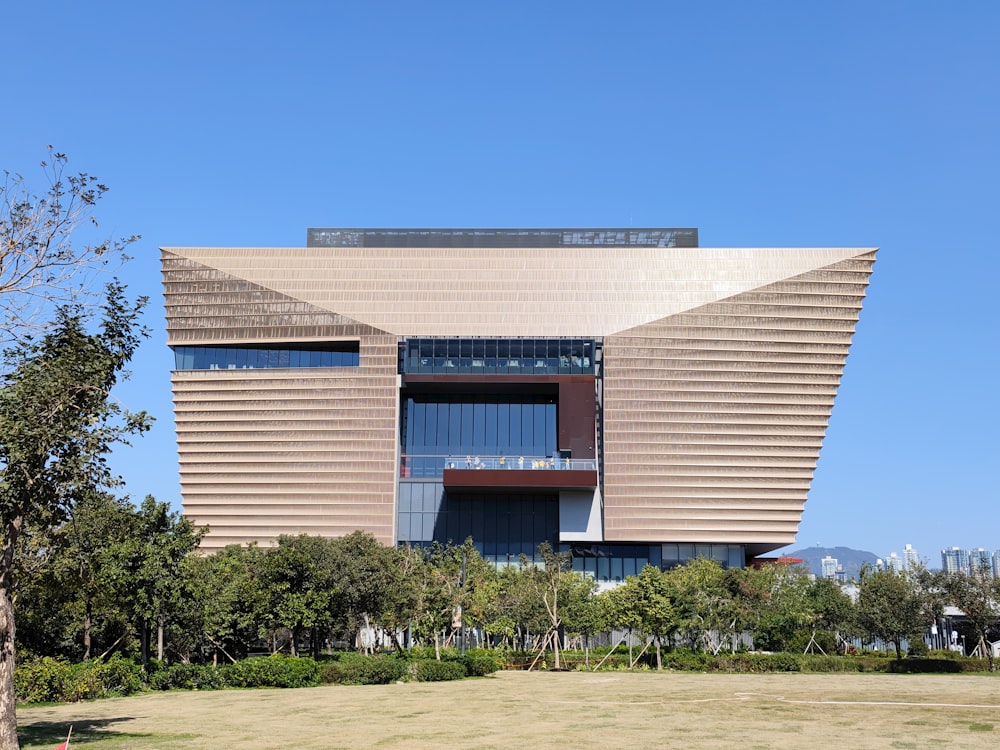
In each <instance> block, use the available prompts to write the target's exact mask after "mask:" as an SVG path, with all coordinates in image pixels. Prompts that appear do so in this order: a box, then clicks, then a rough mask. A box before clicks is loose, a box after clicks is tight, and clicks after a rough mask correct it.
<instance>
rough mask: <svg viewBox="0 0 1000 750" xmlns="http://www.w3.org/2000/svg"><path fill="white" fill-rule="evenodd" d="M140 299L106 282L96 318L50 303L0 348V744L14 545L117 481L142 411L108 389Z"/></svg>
mask: <svg viewBox="0 0 1000 750" xmlns="http://www.w3.org/2000/svg"><path fill="white" fill-rule="evenodd" d="M145 302H146V300H145V299H140V300H139V301H138V302H136V303H134V304H130V303H129V302H127V301H126V299H125V296H124V288H123V287H122V286H121V285H120V284H118V283H113V284H110V285H108V287H107V294H106V301H105V303H104V306H103V316H102V321H101V324H100V328H99V330H98V331H97V332H96V333H88V332H87V331H86V330H85V322H86V319H85V316H84V314H83V311H82V310H81V309H80V308H77V307H62V308H60V309H59V310H58V312H57V316H56V321H55V324H54V325H53V327H52V329H51V330H50V331H49V332H48V333H46V334H45V335H44V336H43V337H42V338H41V339H40V340H37V341H35V340H30V339H28V340H25V341H23V342H21V343H20V344H18V345H17V346H16V347H14V348H12V349H9V350H8V351H7V352H5V355H4V360H3V362H4V365H5V367H4V372H3V375H2V386H0V533H2V542H0V543H2V547H0V746H2V747H5V748H16V747H17V746H18V745H17V726H16V720H15V715H14V690H13V677H14V657H15V646H14V644H15V625H14V611H13V601H12V592H13V587H14V581H13V579H12V571H13V569H14V555H15V552H16V550H17V549H18V545H19V542H20V536H21V533H22V531H23V530H25V529H26V528H30V527H35V528H42V529H45V528H50V527H51V526H53V525H55V524H57V523H59V522H61V521H62V520H64V518H65V516H66V511H67V509H68V508H69V507H71V505H72V504H73V502H74V501H76V500H78V499H79V498H81V497H83V496H85V495H87V494H89V493H92V492H95V491H97V490H99V489H100V488H102V487H110V486H113V485H115V484H116V483H117V482H118V481H119V480H117V478H116V477H114V475H112V473H111V471H110V469H109V467H108V465H107V461H106V456H107V454H108V452H109V451H110V450H111V447H112V446H113V445H114V444H116V443H123V442H128V439H129V438H130V436H132V435H134V434H138V433H141V432H143V431H144V430H146V429H147V428H148V426H149V422H150V420H149V418H148V417H147V415H146V414H145V413H143V412H138V413H130V412H128V411H127V410H125V409H123V408H122V407H121V405H119V404H118V403H116V402H115V401H113V400H111V399H110V393H111V389H112V388H113V387H114V385H115V384H116V383H117V381H118V379H119V378H120V377H122V375H123V372H124V368H125V366H126V365H127V363H128V362H129V360H130V359H131V357H132V354H133V353H134V352H135V350H136V347H137V346H138V345H139V341H140V338H141V336H142V331H141V330H140V329H139V328H138V325H137V318H138V316H139V313H140V311H141V309H142V307H143V306H144V305H145Z"/></svg>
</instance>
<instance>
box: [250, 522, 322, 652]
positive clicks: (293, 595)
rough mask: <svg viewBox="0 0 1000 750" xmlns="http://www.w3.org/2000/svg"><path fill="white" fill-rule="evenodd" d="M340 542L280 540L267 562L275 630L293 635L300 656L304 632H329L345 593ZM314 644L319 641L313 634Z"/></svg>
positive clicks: (305, 537)
mask: <svg viewBox="0 0 1000 750" xmlns="http://www.w3.org/2000/svg"><path fill="white" fill-rule="evenodd" d="M335 544H336V540H332V539H324V538H322V537H318V536H309V535H306V534H300V535H298V536H288V535H282V536H280V537H278V543H277V546H275V547H273V548H271V549H269V550H268V551H267V553H266V554H265V555H264V560H263V570H262V574H263V584H264V589H265V591H266V592H267V595H268V599H269V605H268V609H269V611H270V613H271V622H270V624H271V625H272V627H284V628H288V630H289V631H290V632H291V642H290V645H291V653H292V656H297V655H298V648H299V642H300V641H301V637H302V634H303V632H305V631H317V630H320V629H329V627H330V625H331V622H332V613H333V611H334V610H335V601H336V599H337V597H338V595H340V593H341V583H340V582H339V581H338V572H339V570H340V565H339V564H338V563H339V562H340V561H338V560H337V559H336V558H337V551H336V549H335ZM313 635H314V637H313V638H312V642H313V644H314V648H315V641H316V640H318V639H317V638H316V637H315V633H314V634H313Z"/></svg>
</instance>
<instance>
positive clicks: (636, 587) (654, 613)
mask: <svg viewBox="0 0 1000 750" xmlns="http://www.w3.org/2000/svg"><path fill="white" fill-rule="evenodd" d="M621 588H622V590H624V591H625V592H626V593H625V596H624V600H625V606H627V607H632V608H634V620H635V622H636V623H637V624H638V627H639V630H640V631H641V632H642V633H643V634H644V635H646V636H652V638H653V642H654V644H655V646H656V668H657V670H660V669H663V657H662V653H661V648H662V645H663V639H664V638H667V639H670V638H671V637H672V636H673V634H674V633H675V632H676V631H677V628H678V627H680V618H679V617H678V613H677V611H676V609H675V608H674V600H675V599H676V596H677V592H676V591H675V590H674V588H673V586H672V585H671V578H670V576H669V575H668V574H666V573H664V572H663V571H661V570H660V569H659V568H658V567H656V566H655V565H646V566H645V567H644V568H643V569H642V571H641V572H640V573H639V575H637V576H629V577H628V578H627V579H625V585H624V586H622V587H621Z"/></svg>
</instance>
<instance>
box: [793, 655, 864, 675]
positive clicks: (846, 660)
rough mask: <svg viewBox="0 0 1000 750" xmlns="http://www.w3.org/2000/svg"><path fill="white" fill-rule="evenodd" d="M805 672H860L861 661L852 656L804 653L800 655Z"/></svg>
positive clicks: (800, 662) (799, 658) (800, 661)
mask: <svg viewBox="0 0 1000 750" xmlns="http://www.w3.org/2000/svg"><path fill="white" fill-rule="evenodd" d="M798 660H799V664H800V665H801V667H802V671H803V672H860V671H862V670H861V667H860V662H859V660H858V659H854V658H852V657H850V656H823V655H822V654H802V655H801V656H799V657H798Z"/></svg>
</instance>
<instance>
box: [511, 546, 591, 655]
mask: <svg viewBox="0 0 1000 750" xmlns="http://www.w3.org/2000/svg"><path fill="white" fill-rule="evenodd" d="M538 555H539V557H541V558H542V564H541V565H533V564H531V563H529V562H528V561H527V560H526V559H524V560H522V562H521V568H522V574H523V575H524V581H525V583H527V585H528V590H529V591H530V592H531V593H532V594H534V598H535V599H536V601H539V602H541V604H542V607H543V611H544V613H545V618H546V619H545V625H544V626H543V627H544V630H545V635H544V636H543V637H542V640H541V641H540V646H539V649H540V650H541V651H543V652H544V651H545V648H546V646H551V648H552V658H553V667H554V668H555V669H561V668H562V666H561V661H560V654H559V652H560V648H561V645H562V644H561V643H560V642H561V640H562V625H563V619H562V605H563V604H564V603H565V602H566V600H567V599H568V598H569V596H570V594H571V592H572V591H573V590H574V589H575V588H576V586H575V584H576V579H577V578H578V576H577V574H576V573H573V572H572V571H571V570H569V566H570V563H571V562H572V557H571V555H570V554H569V553H568V552H556V551H555V550H554V549H552V546H551V545H550V544H549V543H548V542H542V544H540V545H539V546H538Z"/></svg>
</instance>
